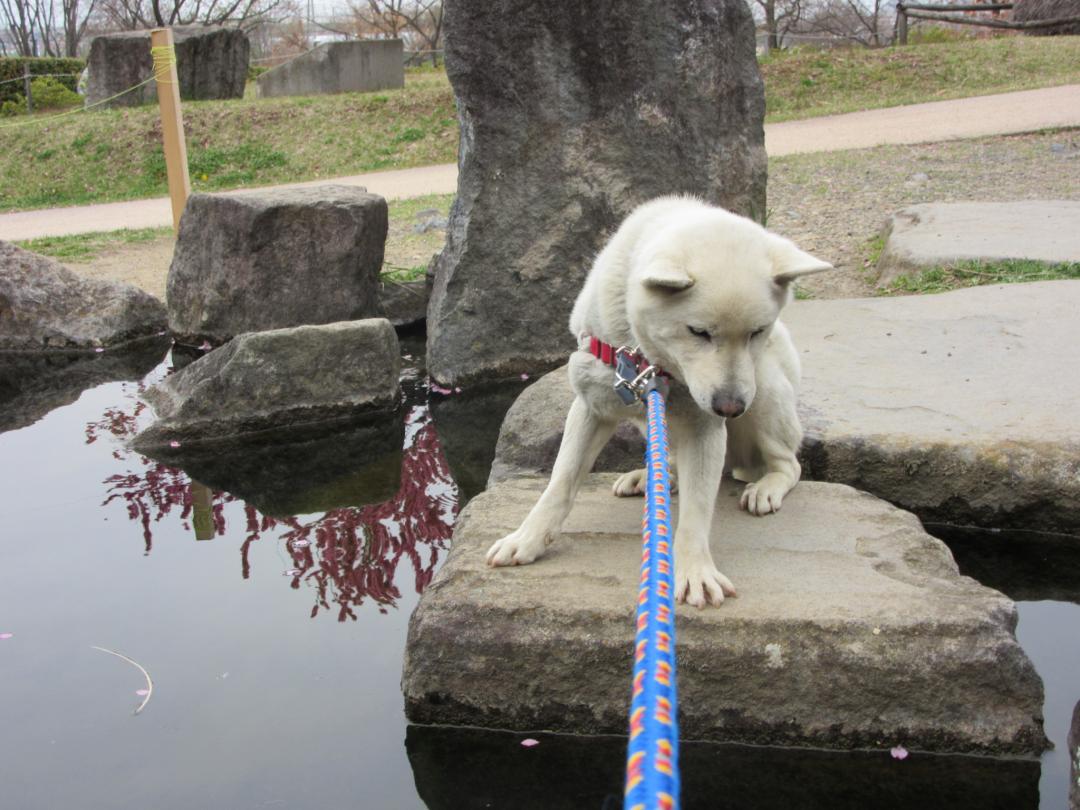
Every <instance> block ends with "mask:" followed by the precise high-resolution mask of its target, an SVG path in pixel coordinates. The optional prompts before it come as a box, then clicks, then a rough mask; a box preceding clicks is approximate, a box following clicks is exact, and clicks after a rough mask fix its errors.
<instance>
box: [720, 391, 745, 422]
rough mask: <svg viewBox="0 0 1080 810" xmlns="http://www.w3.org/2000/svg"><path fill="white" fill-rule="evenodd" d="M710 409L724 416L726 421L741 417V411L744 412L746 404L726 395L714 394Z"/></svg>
mask: <svg viewBox="0 0 1080 810" xmlns="http://www.w3.org/2000/svg"><path fill="white" fill-rule="evenodd" d="M712 407H713V410H714V411H716V412H717V413H718V414H720V415H721V416H726V417H727V418H728V419H734V418H735V417H736V416H742V413H743V411H745V410H746V403H745V402H743V401H742V400H741V399H738V398H737V397H730V396H727V395H726V394H714V395H713V398H712Z"/></svg>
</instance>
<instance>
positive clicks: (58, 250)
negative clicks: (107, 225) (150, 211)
mask: <svg viewBox="0 0 1080 810" xmlns="http://www.w3.org/2000/svg"><path fill="white" fill-rule="evenodd" d="M172 234H173V229H172V228H138V229H130V228H125V229H123V230H120V231H106V232H104V233H84V234H77V235H75V236H43V237H41V238H39V239H24V240H21V241H19V242H16V243H15V244H16V245H18V246H19V247H21V248H25V249H26V250H31V251H33V252H34V253H40V254H42V255H43V256H52V257H53V258H54V259H58V260H59V261H61V262H65V263H70V264H82V263H85V262H92V261H93V260H94V259H96V258H98V257H99V256H101V255H102V254H103V253H106V252H111V251H114V250H118V249H120V248H123V247H124V246H125V245H139V244H144V243H146V242H153V241H155V240H158V239H171V238H172Z"/></svg>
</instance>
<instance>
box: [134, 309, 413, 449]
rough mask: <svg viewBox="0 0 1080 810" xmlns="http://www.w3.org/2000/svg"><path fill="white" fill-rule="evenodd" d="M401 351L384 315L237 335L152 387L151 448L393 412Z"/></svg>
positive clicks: (144, 439) (142, 443) (146, 445)
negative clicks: (155, 419) (152, 421)
mask: <svg viewBox="0 0 1080 810" xmlns="http://www.w3.org/2000/svg"><path fill="white" fill-rule="evenodd" d="M400 366H401V357H400V352H399V351H398V342H397V335H396V334H395V333H394V327H392V326H391V325H390V322H389V321H387V320H385V319H382V318H371V319H369V320H363V321H350V322H344V323H332V324H326V325H322V326H298V327H294V328H291V329H275V330H273V331H268V332H255V333H251V334H245V335H239V336H238V337H236V338H234V339H233V340H231V341H230V342H229V343H228V344H226V345H225V346H222V347H221V348H220V349H215V350H214V351H212V352H210V353H209V354H208V355H206V356H205V357H203V358H201V359H200V360H196V361H195V362H194V363H192V364H191V365H189V366H186V367H185V368H184V369H183V370H181V371H178V372H176V373H175V374H173V375H172V376H170V377H166V378H165V379H164V380H162V381H161V382H160V383H158V384H157V385H155V386H154V387H153V388H151V389H149V390H148V391H147V392H146V394H145V399H146V400H147V401H148V402H149V403H150V404H151V405H153V406H154V411H155V412H156V413H157V417H158V421H157V422H155V423H154V424H152V425H151V426H150V427H148V428H147V429H146V430H144V431H143V432H142V433H140V434H139V435H138V436H136V437H135V441H134V446H135V447H136V448H137V449H139V450H140V451H146V452H147V454H152V453H154V452H155V448H162V447H166V446H168V445H169V444H170V442H173V441H178V442H180V446H181V447H183V446H184V445H186V444H196V443H199V442H203V441H212V440H215V439H221V438H226V437H236V436H241V435H246V434H250V433H257V432H261V431H265V430H273V429H278V428H292V427H297V426H305V425H312V424H316V423H323V422H327V421H330V420H349V419H365V418H369V417H375V416H382V415H386V414H389V413H390V412H392V411H394V410H395V409H396V408H397V406H398V402H399V395H400V388H399V385H398V375H399V372H400Z"/></svg>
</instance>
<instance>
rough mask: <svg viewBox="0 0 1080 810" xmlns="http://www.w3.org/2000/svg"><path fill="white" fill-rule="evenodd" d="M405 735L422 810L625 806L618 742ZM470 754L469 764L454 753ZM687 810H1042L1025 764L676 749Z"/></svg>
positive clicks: (622, 750)
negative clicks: (530, 742)
mask: <svg viewBox="0 0 1080 810" xmlns="http://www.w3.org/2000/svg"><path fill="white" fill-rule="evenodd" d="M526 736H527V735H524V734H513V733H510V732H499V731H485V730H480V729H454V728H446V727H437V726H409V727H408V730H407V732H406V737H405V748H406V750H407V752H408V755H409V761H410V763H411V765H412V768H413V776H414V778H415V779H416V789H417V792H418V793H419V794H420V797H421V798H422V799H423V800H424V802H425V804H426V805H427V807H428V810H443V808H446V809H447V810H449V809H450V808H453V809H454V810H468V809H469V808H477V810H479V808H488V807H513V808H515V810H529V808H537V810H539V808H544V810H562V809H563V808H565V810H571V809H572V810H588V809H589V808H593V809H594V810H607V809H608V808H619V807H622V781H623V768H624V766H625V756H626V740H625V739H623V738H621V737H579V736H572V735H560V734H534V735H528V736H533V737H535V738H537V739H539V741H540V744H539V745H537V746H535V747H532V748H523V747H522V746H521V741H522V739H524V738H525V737H526ZM463 752H467V754H465V753H463ZM679 764H680V770H681V776H682V807H684V808H686V809H687V810H694V809H695V808H700V810H714V809H715V808H718V807H724V808H748V810H750V809H752V810H771V809H772V808H775V809H776V810H791V808H799V810H812V808H823V809H824V808H828V810H847V809H850V810H865V808H875V810H889V809H892V808H895V810H900V808H903V809H904V810H913V808H918V809H919V810H931V809H932V808H943V809H944V808H948V809H949V810H962V809H963V808H972V810H974V808H979V810H985V809H986V808H1002V810H1005V809H1006V808H1008V809H1009V810H1024V808H1036V807H1038V806H1039V763H1038V762H1036V761H1034V760H1023V759H991V758H988V757H964V756H930V755H919V754H912V755H911V756H909V757H908V758H907V759H906V760H904V761H902V762H901V761H898V760H894V759H892V758H891V757H890V756H889V753H888V752H887V751H879V752H860V751H848V752H830V751H816V750H807V749H792V748H785V749H780V748H761V747H753V746H741V745H715V744H709V743H683V744H682V745H681V746H680V749H679Z"/></svg>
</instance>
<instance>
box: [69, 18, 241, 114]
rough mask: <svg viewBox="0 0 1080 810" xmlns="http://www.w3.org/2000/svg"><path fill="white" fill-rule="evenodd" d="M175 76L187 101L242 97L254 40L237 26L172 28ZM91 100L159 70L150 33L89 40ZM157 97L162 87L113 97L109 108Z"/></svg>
mask: <svg viewBox="0 0 1080 810" xmlns="http://www.w3.org/2000/svg"><path fill="white" fill-rule="evenodd" d="M173 39H174V41H175V44H176V45H175V47H176V74H177V78H178V79H179V80H180V98H181V99H183V100H184V101H197V100H205V99H221V98H243V97H244V86H245V84H246V83H247V70H248V59H249V56H250V52H251V43H250V42H249V41H248V36H247V34H246V33H244V32H243V31H241V30H240V29H238V28H225V27H220V26H199V25H192V26H177V27H175V28H173ZM86 64H87V69H88V72H87V84H86V103H87V104H95V103H97V102H99V101H104V100H105V99H109V98H111V97H112V96H114V95H116V94H117V93H119V92H121V91H122V90H127V89H128V88H129V87H134V86H135V85H137V84H139V83H140V82H143V81H145V80H147V79H149V78H150V77H151V76H152V75H153V73H154V62H153V59H152V58H151V56H150V32H149V31H123V32H121V33H117V34H102V35H101V36H97V37H94V39H93V40H92V41H91V42H90V56H89V58H88V59H87V63H86ZM154 101H157V85H156V83H155V82H149V83H148V84H146V85H143V86H142V87H140V88H139V89H138V90H135V91H133V92H131V93H125V94H124V95H122V96H120V97H119V98H115V99H112V100H111V101H109V103H108V104H106V105H104V106H106V107H135V106H138V105H140V104H149V103H151V102H154Z"/></svg>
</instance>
